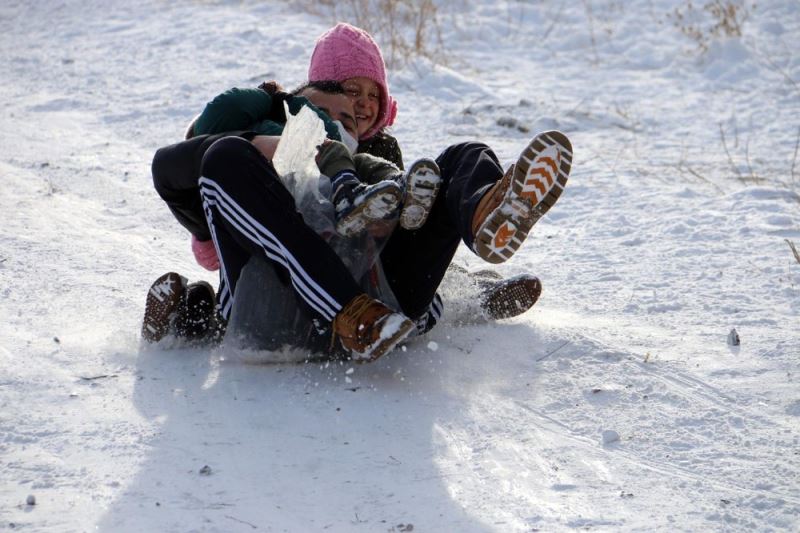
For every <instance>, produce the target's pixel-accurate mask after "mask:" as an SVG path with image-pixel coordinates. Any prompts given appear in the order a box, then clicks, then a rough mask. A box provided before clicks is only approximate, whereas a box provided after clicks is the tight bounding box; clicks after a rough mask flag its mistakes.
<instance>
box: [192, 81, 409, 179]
mask: <svg viewBox="0 0 800 533" xmlns="http://www.w3.org/2000/svg"><path fill="white" fill-rule="evenodd" d="M275 87H276V85H275V84H266V83H265V84H262V85H261V87H259V88H257V89H238V88H234V89H229V90H227V91H225V92H224V93H222V94H220V95H219V96H217V97H216V98H214V99H213V100H212V101H211V102H209V103H208V104H207V105H206V108H205V109H204V110H203V113H202V114H200V116H199V117H197V119H196V120H195V122H194V124H193V126H192V132H191V133H192V134H193V135H203V134H214V133H223V132H226V131H236V130H248V131H254V132H256V133H258V134H261V135H280V134H281V132H283V126H284V125H285V124H286V116H285V114H284V110H283V102H284V101H286V102H287V103H288V105H289V112H290V113H292V114H296V113H297V112H298V111H299V110H300V108H301V107H302V106H303V105H306V106H308V107H310V108H311V109H313V110H314V111H315V112H316V113H317V114H318V115H319V116H320V118H321V119H322V121H323V122H324V123H325V131H327V132H328V137H329V138H331V139H335V140H337V141H340V140H341V136H340V135H339V130H338V128H337V127H336V125H335V124H334V123H333V121H332V120H331V119H330V117H328V115H326V114H325V113H323V112H322V111H320V110H319V109H317V108H316V107H315V106H314V105H313V104H311V103H310V102H309V101H308V100H307V99H305V98H303V97H302V96H292V95H290V94H288V93H285V92H282V91H278V90H275ZM357 153H366V154H371V155H374V156H376V157H380V158H382V159H386V160H387V161H390V162H392V163H394V164H395V165H397V167H398V168H399V169H401V170H402V169H403V154H402V152H401V151H400V145H399V144H398V143H397V139H395V138H394V137H392V136H391V135H388V134H386V133H382V132H381V133H378V134H376V135H374V136H372V137H371V138H369V139H366V140H364V141H361V142H360V143H359V145H358V150H357Z"/></svg>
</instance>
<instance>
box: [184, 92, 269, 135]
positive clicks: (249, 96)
mask: <svg viewBox="0 0 800 533" xmlns="http://www.w3.org/2000/svg"><path fill="white" fill-rule="evenodd" d="M272 104H273V97H272V96H271V95H270V94H268V93H267V92H266V91H262V90H261V89H239V88H233V89H229V90H227V91H225V92H224V93H222V94H220V95H219V96H217V97H216V98H214V99H213V100H211V101H210V102H209V103H208V104H206V107H205V109H203V112H202V113H201V114H200V116H199V117H197V119H196V120H195V121H194V134H195V135H205V134H214V133H223V132H226V131H234V130H243V129H248V128H250V127H251V126H252V125H253V124H255V123H256V122H260V121H262V120H264V119H267V118H271V114H272V107H273V105H272Z"/></svg>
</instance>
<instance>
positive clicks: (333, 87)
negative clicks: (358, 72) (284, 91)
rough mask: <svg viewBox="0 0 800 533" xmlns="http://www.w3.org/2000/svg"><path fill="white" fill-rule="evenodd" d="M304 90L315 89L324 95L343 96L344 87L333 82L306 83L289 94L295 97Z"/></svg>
mask: <svg viewBox="0 0 800 533" xmlns="http://www.w3.org/2000/svg"><path fill="white" fill-rule="evenodd" d="M306 89H316V90H318V91H321V92H323V93H326V94H344V86H343V85H342V84H341V83H340V82H338V81H334V80H318V81H307V82H305V83H304V84H302V85H301V86H300V87H298V88H297V89H295V90H293V91H292V93H291V94H292V95H294V96H297V95H298V94H300V93H301V92H303V91H305V90H306Z"/></svg>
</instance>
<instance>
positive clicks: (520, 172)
mask: <svg viewBox="0 0 800 533" xmlns="http://www.w3.org/2000/svg"><path fill="white" fill-rule="evenodd" d="M571 167H572V145H571V144H570V142H569V139H567V136H566V135H564V134H563V133H561V132H560V131H548V132H545V133H540V134H539V135H537V136H536V137H534V138H533V139H532V140H531V142H530V143H529V144H528V146H526V147H525V149H524V150H523V151H522V154H520V156H519V159H517V161H516V163H514V164H513V165H512V166H511V167H510V168H509V169H508V171H507V172H506V173H505V175H504V176H503V178H502V179H501V180H500V181H498V182H497V183H495V184H494V185H493V186H492V187H491V188H490V189H489V190H488V191H486V193H485V194H484V195H483V197H482V198H481V200H480V202H479V203H478V206H477V208H476V209H475V214H474V215H473V218H472V234H473V236H474V238H475V240H474V242H473V244H472V248H473V249H474V250H475V253H477V254H478V255H479V256H480V257H481V258H483V259H484V260H486V261H488V262H490V263H502V262H503V261H506V260H507V259H509V258H511V256H512V255H514V252H516V251H517V250H518V249H519V247H520V246H521V245H522V243H523V241H524V240H525V238H526V237H527V236H528V232H529V231H530V230H531V228H532V227H533V225H534V224H535V223H536V221H537V220H539V218H540V217H541V216H542V215H544V214H545V213H546V212H547V211H548V210H549V209H550V208H551V207H553V204H555V203H556V200H558V197H559V196H561V193H562V191H563V190H564V186H565V185H566V184H567V177H568V176H569V171H570V168H571Z"/></svg>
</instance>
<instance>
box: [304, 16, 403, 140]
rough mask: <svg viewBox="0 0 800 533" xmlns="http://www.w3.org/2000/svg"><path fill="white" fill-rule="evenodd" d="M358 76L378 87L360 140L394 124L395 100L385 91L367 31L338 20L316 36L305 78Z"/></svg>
mask: <svg viewBox="0 0 800 533" xmlns="http://www.w3.org/2000/svg"><path fill="white" fill-rule="evenodd" d="M358 77H363V78H369V79H371V80H372V81H374V82H375V83H376V84H377V85H378V87H380V89H381V100H380V106H379V108H378V119H377V120H376V121H375V124H374V125H373V126H372V128H370V129H369V130H368V131H367V132H365V133H364V135H362V136H361V139H369V138H370V137H372V136H373V135H375V134H376V133H378V131H380V130H381V128H383V127H384V126H391V125H392V124H393V123H394V117H395V116H396V115H397V102H395V101H394V99H393V98H392V96H391V95H390V94H389V84H388V83H387V81H386V65H385V64H384V62H383V56H382V55H381V49H380V48H378V45H377V44H375V41H374V40H373V39H372V37H371V36H370V34H369V33H367V32H365V31H364V30H362V29H360V28H356V27H355V26H351V25H350V24H347V23H345V22H340V23H339V24H337V25H336V26H334V27H333V28H331V29H329V30H328V31H326V32H325V33H323V34H322V35H321V36H320V38H319V39H317V44H316V46H315V47H314V52H313V53H312V54H311V63H310V64H309V65H308V81H321V80H334V81H344V80H347V79H350V78H358Z"/></svg>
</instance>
